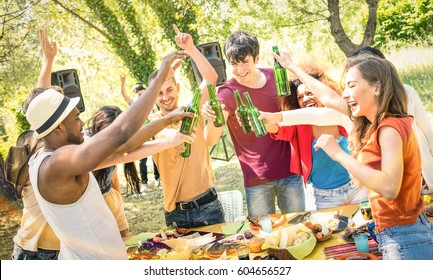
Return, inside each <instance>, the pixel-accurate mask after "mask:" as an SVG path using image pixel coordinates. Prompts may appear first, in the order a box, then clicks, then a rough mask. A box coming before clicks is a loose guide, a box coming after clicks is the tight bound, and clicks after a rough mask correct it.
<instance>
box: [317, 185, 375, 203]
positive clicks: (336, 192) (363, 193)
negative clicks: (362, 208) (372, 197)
mask: <svg viewBox="0 0 433 280" xmlns="http://www.w3.org/2000/svg"><path fill="white" fill-rule="evenodd" d="M313 189H314V198H315V199H316V208H317V209H325V208H332V207H337V206H341V205H346V204H357V203H360V202H363V201H368V189H367V188H366V187H357V186H354V185H353V184H352V181H350V182H348V183H346V184H344V185H342V186H341V187H338V188H335V189H319V188H316V187H314V186H313Z"/></svg>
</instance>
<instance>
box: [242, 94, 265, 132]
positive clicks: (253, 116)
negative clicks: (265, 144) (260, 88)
mask: <svg viewBox="0 0 433 280" xmlns="http://www.w3.org/2000/svg"><path fill="white" fill-rule="evenodd" d="M244 97H245V99H246V100H247V105H248V118H249V119H250V123H251V126H252V128H253V130H254V133H255V134H256V136H257V137H262V136H264V135H266V134H267V133H268V132H267V131H266V128H265V124H264V123H263V121H262V120H259V115H260V112H259V109H257V107H256V106H254V104H253V101H252V100H251V97H250V95H249V93H248V92H245V93H244Z"/></svg>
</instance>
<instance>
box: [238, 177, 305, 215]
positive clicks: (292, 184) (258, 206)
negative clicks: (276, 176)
mask: <svg viewBox="0 0 433 280" xmlns="http://www.w3.org/2000/svg"><path fill="white" fill-rule="evenodd" d="M245 194H246V200H247V208H248V215H249V216H251V217H259V216H264V215H267V214H273V213H275V212H276V211H275V196H276V197H277V204H278V208H280V211H281V213H282V214H286V213H291V212H299V211H305V193H304V181H303V179H302V176H299V175H293V176H290V177H287V178H284V179H280V180H277V181H273V182H269V183H266V184H262V185H258V186H253V187H248V188H245Z"/></svg>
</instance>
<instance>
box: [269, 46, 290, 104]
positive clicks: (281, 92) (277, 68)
mask: <svg viewBox="0 0 433 280" xmlns="http://www.w3.org/2000/svg"><path fill="white" fill-rule="evenodd" d="M272 50H273V52H274V53H276V54H278V55H279V54H280V52H279V51H278V46H273V47H272ZM274 77H275V85H276V87H277V93H278V96H286V95H290V86H289V80H288V79H287V71H286V68H284V67H283V66H281V64H280V63H279V62H278V60H276V59H274Z"/></svg>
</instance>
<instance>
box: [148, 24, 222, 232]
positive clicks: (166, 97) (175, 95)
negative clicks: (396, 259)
mask: <svg viewBox="0 0 433 280" xmlns="http://www.w3.org/2000/svg"><path fill="white" fill-rule="evenodd" d="M174 28H175V31H176V34H177V35H176V43H177V45H178V46H179V47H180V48H182V49H184V50H186V51H187V52H188V54H189V55H190V56H191V58H192V59H193V60H194V62H195V63H196V65H197V67H198V69H199V71H200V74H201V75H202V77H203V82H202V84H201V85H200V88H201V90H202V94H203V95H204V96H205V97H204V98H203V99H202V102H204V100H206V99H207V96H208V94H207V89H206V84H207V83H213V84H214V85H215V83H216V81H217V78H218V75H217V73H216V72H215V70H214V69H213V67H212V65H211V64H210V63H209V62H208V61H207V59H206V58H205V57H204V56H203V55H202V54H201V53H200V51H199V50H198V49H197V48H196V47H195V46H194V44H193V41H192V37H191V35H190V34H186V33H181V32H179V30H178V29H177V27H176V26H174ZM156 75H157V71H156V72H154V73H152V74H151V75H150V77H149V84H150V82H151V81H152V80H153V79H154V77H156ZM179 90H180V85H179V84H178V83H177V82H176V80H175V78H174V77H173V78H172V79H170V80H166V81H165V82H164V84H163V85H162V87H161V91H160V93H159V95H158V97H157V98H156V104H157V105H158V107H159V108H160V111H159V112H157V113H154V114H152V115H150V116H149V120H150V121H151V122H152V121H155V120H157V119H159V118H161V117H163V116H164V115H166V114H168V113H170V112H172V111H173V110H175V109H177V108H178V106H179V105H178V100H179ZM180 126H181V122H180V121H179V122H178V123H176V124H173V125H170V126H168V127H167V128H166V129H164V130H163V131H161V132H160V133H158V134H157V135H156V136H155V138H156V139H158V138H163V137H165V136H167V135H169V134H171V133H173V132H175V131H178V130H179V129H180ZM195 134H196V139H195V141H194V143H192V144H191V155H190V156H189V157H187V158H183V157H182V156H181V155H180V151H183V149H184V146H183V145H181V146H179V147H176V148H171V149H166V150H164V151H162V152H159V153H157V154H154V155H153V159H154V161H155V163H156V165H157V166H158V169H159V170H160V174H161V181H162V189H163V194H164V212H165V221H166V224H167V225H176V226H178V227H185V228H191V227H197V226H205V225H210V224H216V223H222V222H224V210H223V209H222V206H221V203H220V202H219V200H218V199H217V193H216V191H215V189H214V188H213V181H214V173H213V170H212V167H211V164H210V155H209V150H208V148H207V146H206V144H205V139H204V120H203V119H200V121H199V123H198V126H197V130H196V133H195Z"/></svg>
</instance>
